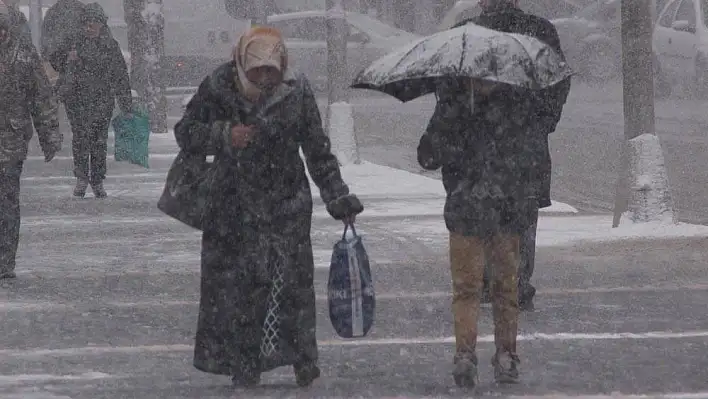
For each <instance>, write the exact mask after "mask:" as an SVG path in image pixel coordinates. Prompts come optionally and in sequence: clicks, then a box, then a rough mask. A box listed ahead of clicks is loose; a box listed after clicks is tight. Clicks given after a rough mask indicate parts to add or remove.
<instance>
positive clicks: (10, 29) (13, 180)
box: [0, 2, 62, 280]
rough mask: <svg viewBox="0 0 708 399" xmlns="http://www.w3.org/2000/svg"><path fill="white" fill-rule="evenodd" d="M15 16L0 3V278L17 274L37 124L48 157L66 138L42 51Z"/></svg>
mask: <svg viewBox="0 0 708 399" xmlns="http://www.w3.org/2000/svg"><path fill="white" fill-rule="evenodd" d="M14 21H15V20H14V19H13V17H12V14H11V12H10V10H9V8H8V7H7V5H6V4H4V3H3V2H0V280H2V279H8V278H15V277H16V274H15V266H16V261H15V259H16V256H17V247H18V243H19V239H20V175H21V174H22V167H23V165H24V161H25V159H26V158H27V151H28V146H29V141H30V139H31V138H32V135H33V132H34V129H36V130H37V135H38V136H39V144H40V146H41V147H42V151H43V152H44V156H45V160H46V161H47V162H49V161H51V160H52V159H53V158H54V155H55V154H56V153H57V152H58V151H59V150H60V149H61V143H62V135H61V133H60V132H59V123H58V120H57V102H56V99H55V98H54V95H53V93H52V89H51V86H50V85H49V81H48V79H47V76H46V74H45V72H44V68H43V67H42V62H41V61H40V58H39V54H38V53H37V50H36V49H35V48H34V46H33V45H32V43H31V42H29V41H27V40H25V39H23V38H22V37H21V35H22V33H21V31H20V30H18V29H15V28H16V26H14V25H13V24H14ZM33 126H34V127H33Z"/></svg>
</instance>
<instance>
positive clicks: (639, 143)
mask: <svg viewBox="0 0 708 399" xmlns="http://www.w3.org/2000/svg"><path fill="white" fill-rule="evenodd" d="M650 8H651V2H650V1H647V0H622V76H623V97H624V138H625V140H624V142H623V146H622V147H623V148H622V161H621V170H620V175H619V177H618V184H617V192H616V196H615V210H614V218H613V223H612V226H613V227H618V226H619V223H620V219H621V217H622V214H623V213H624V212H626V211H628V210H630V209H629V208H633V209H632V210H633V220H634V221H638V220H639V219H642V220H644V219H651V217H649V216H646V215H649V214H653V213H658V214H662V215H666V212H662V211H661V210H659V211H656V210H651V209H649V208H651V207H652V206H654V207H655V208H656V206H655V203H656V202H657V201H652V200H654V199H658V202H661V203H662V205H663V203H664V202H667V201H665V199H666V198H668V197H669V195H668V181H667V178H666V173H665V167H664V161H663V155H662V154H661V147H660V144H659V140H658V137H657V136H656V133H655V128H654V68H653V56H652V30H653V21H652V18H651V15H652V11H651V9H650ZM667 203H668V202H667ZM652 204H654V205H652ZM669 212H670V210H669ZM639 214H642V215H644V216H637V215H639Z"/></svg>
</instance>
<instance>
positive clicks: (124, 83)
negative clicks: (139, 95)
mask: <svg viewBox="0 0 708 399" xmlns="http://www.w3.org/2000/svg"><path fill="white" fill-rule="evenodd" d="M110 48H111V60H112V61H113V62H112V65H113V68H111V85H112V86H113V92H114V93H115V95H116V98H117V99H118V106H119V107H120V110H121V111H122V112H123V113H125V114H127V113H129V112H130V111H131V109H132V108H133V94H132V92H131V90H130V76H129V75H128V65H127V64H126V63H125V58H123V53H122V52H121V50H120V45H118V42H117V41H115V40H112V41H111V47H110Z"/></svg>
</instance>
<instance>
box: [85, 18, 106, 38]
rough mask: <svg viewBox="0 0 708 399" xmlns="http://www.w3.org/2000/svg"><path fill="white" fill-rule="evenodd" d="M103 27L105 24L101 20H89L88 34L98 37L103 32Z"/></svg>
mask: <svg viewBox="0 0 708 399" xmlns="http://www.w3.org/2000/svg"><path fill="white" fill-rule="evenodd" d="M102 27H103V25H102V24H101V23H100V22H96V21H89V22H88V23H86V36H88V37H91V38H97V37H98V36H99V35H100V34H101V28H102Z"/></svg>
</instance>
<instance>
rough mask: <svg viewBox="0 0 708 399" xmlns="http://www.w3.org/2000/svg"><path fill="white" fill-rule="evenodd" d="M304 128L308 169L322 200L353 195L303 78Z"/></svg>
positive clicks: (301, 141) (302, 144)
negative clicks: (343, 177) (343, 176)
mask: <svg viewBox="0 0 708 399" xmlns="http://www.w3.org/2000/svg"><path fill="white" fill-rule="evenodd" d="M302 86H303V104H302V106H303V121H304V125H303V131H302V137H301V139H300V145H301V147H302V151H303V153H304V154H305V159H306V161H307V169H308V171H309V172H310V176H312V180H314V182H315V184H316V185H317V187H318V188H319V189H320V195H321V198H322V201H323V202H324V203H325V204H327V203H330V202H331V201H333V200H335V199H337V198H340V197H342V196H345V195H347V194H349V187H348V186H347V185H346V184H345V183H344V180H343V179H342V175H341V171H340V170H339V161H338V160H337V157H336V156H335V155H334V154H333V153H332V148H331V142H330V140H329V137H327V135H326V134H325V132H324V129H323V128H322V118H321V116H320V110H319V108H318V107H317V101H316V100H315V95H314V93H313V92H312V89H311V88H310V84H309V82H307V80H306V79H305V78H302Z"/></svg>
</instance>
